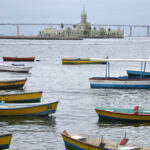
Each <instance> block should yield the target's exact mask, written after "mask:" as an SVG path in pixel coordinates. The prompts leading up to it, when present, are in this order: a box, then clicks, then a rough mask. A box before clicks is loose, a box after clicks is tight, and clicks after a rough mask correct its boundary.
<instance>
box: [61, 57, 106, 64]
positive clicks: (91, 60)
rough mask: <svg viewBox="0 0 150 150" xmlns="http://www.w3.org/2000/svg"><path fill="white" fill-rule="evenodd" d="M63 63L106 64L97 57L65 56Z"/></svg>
mask: <svg viewBox="0 0 150 150" xmlns="http://www.w3.org/2000/svg"><path fill="white" fill-rule="evenodd" d="M62 64H106V61H101V60H98V59H97V58H64V59H62Z"/></svg>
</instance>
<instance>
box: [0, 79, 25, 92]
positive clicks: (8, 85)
mask: <svg viewBox="0 0 150 150" xmlns="http://www.w3.org/2000/svg"><path fill="white" fill-rule="evenodd" d="M26 80H27V79H21V80H4V81H0V90H3V89H20V88H23V86H24V84H25V82H26Z"/></svg>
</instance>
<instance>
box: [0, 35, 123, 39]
mask: <svg viewBox="0 0 150 150" xmlns="http://www.w3.org/2000/svg"><path fill="white" fill-rule="evenodd" d="M110 38H114V39H120V38H124V37H113V36H110V37H41V36H5V35H0V39H18V40H83V39H110Z"/></svg>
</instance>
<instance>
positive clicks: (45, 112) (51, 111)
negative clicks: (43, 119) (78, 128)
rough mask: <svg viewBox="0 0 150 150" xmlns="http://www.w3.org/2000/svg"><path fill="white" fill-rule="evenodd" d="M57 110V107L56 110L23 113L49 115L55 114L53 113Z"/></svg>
mask: <svg viewBox="0 0 150 150" xmlns="http://www.w3.org/2000/svg"><path fill="white" fill-rule="evenodd" d="M55 112H56V109H55V110H48V111H44V112H39V113H33V114H27V115H23V116H28V115H33V116H34V115H39V116H40V115H41V116H43V115H48V114H53V113H55Z"/></svg>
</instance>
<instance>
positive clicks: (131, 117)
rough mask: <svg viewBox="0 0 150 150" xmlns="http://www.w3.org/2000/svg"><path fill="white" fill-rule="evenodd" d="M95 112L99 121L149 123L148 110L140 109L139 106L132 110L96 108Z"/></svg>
mask: <svg viewBox="0 0 150 150" xmlns="http://www.w3.org/2000/svg"><path fill="white" fill-rule="evenodd" d="M95 111H96V113H97V114H98V116H99V118H100V119H109V120H120V121H150V109H149V110H147V109H141V108H140V107H139V106H136V107H135V108H134V109H125V108H102V107H96V109H95Z"/></svg>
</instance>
